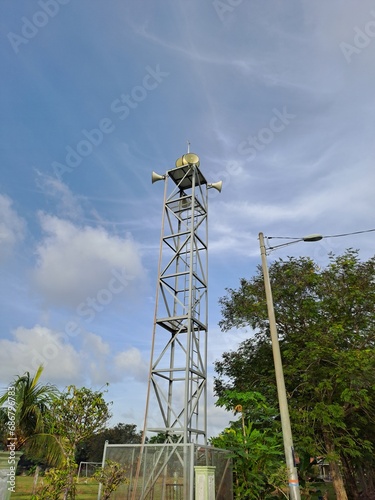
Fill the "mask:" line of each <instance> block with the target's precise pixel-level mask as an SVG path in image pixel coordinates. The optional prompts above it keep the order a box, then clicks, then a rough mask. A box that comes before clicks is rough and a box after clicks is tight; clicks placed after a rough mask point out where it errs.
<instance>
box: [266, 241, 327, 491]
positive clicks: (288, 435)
mask: <svg viewBox="0 0 375 500" xmlns="http://www.w3.org/2000/svg"><path fill="white" fill-rule="evenodd" d="M322 238H323V236H321V235H320V234H312V235H309V236H305V237H304V238H302V239H300V240H297V241H319V240H321V239H322ZM297 241H296V242H297ZM259 245H260V255H261V258H262V270H263V279H264V288H265V292H266V301H267V310H268V319H269V324H270V333H271V343H272V353H273V361H274V366H275V375H276V385H277V396H278V400H279V409H280V419H281V427H282V433H283V441H284V451H285V460H286V466H287V469H288V481H289V493H290V499H291V500H301V493H300V488H299V482H298V474H297V467H296V462H295V456H294V447H293V437H292V429H291V426H290V417H289V409H288V400H287V396H286V389H285V380H284V372H283V365H282V361H281V353H280V345H279V338H278V335H277V328H276V319H275V311H274V306H273V299H272V290H271V283H270V277H269V273H268V264H267V256H266V247H265V245H264V236H263V233H259Z"/></svg>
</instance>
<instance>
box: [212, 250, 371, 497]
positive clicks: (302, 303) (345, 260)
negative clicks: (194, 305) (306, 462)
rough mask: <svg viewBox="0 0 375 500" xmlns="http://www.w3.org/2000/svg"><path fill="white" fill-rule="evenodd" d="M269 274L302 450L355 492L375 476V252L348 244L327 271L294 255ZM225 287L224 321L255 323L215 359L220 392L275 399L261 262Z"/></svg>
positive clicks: (339, 488) (224, 324) (340, 487)
mask: <svg viewBox="0 0 375 500" xmlns="http://www.w3.org/2000/svg"><path fill="white" fill-rule="evenodd" d="M269 272H270V280H271V286H272V290H273V299H274V307H275V314H276V321H277V328H278V333H279V339H280V349H281V352H282V358H283V365H284V374H285V381H286V387H287V392H288V396H289V409H290V413H291V420H292V428H293V434H294V441H295V444H296V447H297V448H299V450H300V451H301V453H302V452H307V453H309V454H310V455H311V456H312V457H313V456H319V455H323V456H326V457H327V459H328V460H329V462H330V467H331V475H332V479H333V484H334V487H335V491H336V496H337V499H339V500H346V499H347V498H348V494H349V497H350V498H353V499H354V498H357V497H358V495H359V491H358V482H359V478H360V476H361V475H362V476H363V475H366V477H367V478H368V479H369V482H370V484H372V483H373V480H374V472H373V470H374V469H373V467H372V469H371V468H370V467H371V466H372V465H373V463H374V460H373V458H372V456H373V450H374V444H375V434H374V425H375V420H374V419H375V350H374V342H375V306H374V304H375V258H371V259H369V260H368V261H366V262H361V261H360V260H359V257H358V252H357V251H354V250H347V251H346V252H345V254H344V255H342V256H334V255H331V257H330V263H329V264H328V266H327V267H326V268H325V269H319V268H318V267H317V266H316V264H315V263H314V262H313V261H312V260H311V259H309V258H299V259H295V258H289V259H287V260H285V261H283V260H281V259H280V260H278V261H275V262H274V263H273V264H272V265H271V266H270V269H269ZM227 292H228V293H227V295H226V296H225V297H223V298H221V299H220V303H221V306H222V317H223V319H222V321H221V323H220V324H221V328H222V329H223V331H229V330H230V329H232V328H243V327H250V328H251V329H252V336H251V338H249V339H248V340H247V341H245V342H243V343H242V344H241V345H240V347H239V349H238V351H236V352H228V353H224V354H223V358H222V360H220V361H218V362H217V363H216V371H217V373H218V378H217V380H216V385H215V387H216V392H217V394H218V395H221V394H222V393H223V391H225V390H226V389H228V388H229V389H236V390H238V391H248V390H252V391H259V392H260V393H262V394H263V395H264V396H265V397H266V398H267V400H268V401H270V402H271V403H272V404H275V402H276V401H277V395H276V386H275V375H274V369H273V362H272V352H271V346H270V336H269V324H268V316H267V308H266V300H265V293H264V283H263V276H262V270H261V267H259V268H258V272H257V274H256V276H254V277H253V278H252V279H251V280H245V279H242V280H241V282H240V287H239V289H238V290H233V289H229V290H227ZM369 457H371V459H370V467H369V463H368V460H369ZM339 464H341V465H342V468H341V469H340V467H339ZM342 473H343V476H342ZM343 478H344V480H345V487H344V483H343ZM346 490H347V491H346ZM347 492H348V493H347Z"/></svg>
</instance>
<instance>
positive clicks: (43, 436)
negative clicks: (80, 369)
mask: <svg viewBox="0 0 375 500" xmlns="http://www.w3.org/2000/svg"><path fill="white" fill-rule="evenodd" d="M42 372H43V365H40V366H39V368H38V369H37V371H36V373H35V375H34V376H33V377H32V376H31V375H30V373H29V372H26V373H25V374H24V375H22V376H18V377H17V378H16V379H15V380H14V382H13V383H12V384H11V388H12V392H11V394H12V408H13V409H14V413H13V411H12V413H10V411H9V396H10V392H9V388H8V389H7V390H6V391H5V393H4V394H3V395H2V396H1V397H0V423H1V427H2V432H1V434H2V440H3V441H4V445H5V443H7V444H8V443H10V442H11V444H12V445H14V448H13V449H14V451H21V450H22V451H28V452H29V453H30V454H31V456H33V457H34V458H40V457H43V458H45V459H47V460H48V461H49V462H51V463H58V462H59V461H60V460H61V450H60V449H59V447H58V445H57V443H56V440H55V439H54V438H53V436H52V435H51V434H50V433H49V424H48V414H49V409H50V407H51V404H52V403H53V401H54V400H55V399H56V398H57V397H58V395H59V391H58V389H57V388H56V386H54V385H51V384H47V385H42V384H40V383H39V379H40V376H41V374H42ZM9 417H11V418H9ZM10 420H11V422H12V423H13V424H14V427H15V429H14V434H12V440H11V441H10V440H9V439H7V438H8V437H9V432H7V423H8V422H10ZM38 475H39V465H37V467H36V470H35V476H34V487H33V490H34V491H33V493H34V492H35V488H36V484H37V481H38Z"/></svg>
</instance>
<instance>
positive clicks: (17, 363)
mask: <svg viewBox="0 0 375 500" xmlns="http://www.w3.org/2000/svg"><path fill="white" fill-rule="evenodd" d="M77 333H78V335H77ZM12 336H13V338H12V340H8V339H1V340H0V380H1V381H3V382H5V383H8V382H9V381H11V380H12V379H13V378H14V377H16V376H18V375H22V374H23V373H25V372H26V371H28V372H30V373H34V372H35V371H36V370H37V368H38V366H39V365H41V364H42V365H43V366H44V372H43V373H44V375H43V377H44V378H45V380H48V382H50V383H53V384H56V385H58V386H66V385H68V384H75V385H81V384H85V385H88V386H103V385H104V384H105V383H116V382H121V381H123V380H129V379H133V380H136V381H140V382H146V381H147V376H148V363H147V362H146V361H145V360H144V359H143V357H142V354H141V352H140V351H139V350H138V349H136V348H134V347H133V348H130V349H129V350H127V351H123V352H120V353H117V354H114V353H113V352H112V350H111V348H110V345H109V344H108V343H107V342H105V341H104V340H103V338H102V337H101V336H100V335H97V334H95V333H92V332H83V331H82V330H81V329H78V330H76V332H75V335H74V337H75V343H76V344H77V345H78V347H75V346H74V345H73V343H72V340H73V339H72V336H69V335H68V334H66V333H65V332H62V331H55V330H52V329H50V328H47V327H44V326H41V325H35V326H34V327H33V328H25V327H19V328H17V329H16V330H15V331H14V332H12ZM144 390H145V391H146V389H144Z"/></svg>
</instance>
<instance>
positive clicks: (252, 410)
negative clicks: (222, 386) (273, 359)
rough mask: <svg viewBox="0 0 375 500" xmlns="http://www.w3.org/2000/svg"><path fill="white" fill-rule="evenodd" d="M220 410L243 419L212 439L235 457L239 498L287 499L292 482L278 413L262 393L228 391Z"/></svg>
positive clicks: (216, 445) (213, 442)
mask: <svg viewBox="0 0 375 500" xmlns="http://www.w3.org/2000/svg"><path fill="white" fill-rule="evenodd" d="M217 406H221V407H224V408H225V409H226V410H228V411H233V412H234V413H235V414H239V415H240V418H239V420H237V421H234V422H231V425H230V426H229V427H227V428H226V429H224V431H223V432H222V433H221V434H220V435H219V436H217V437H215V438H212V439H211V444H212V445H213V446H215V447H218V448H223V449H227V450H230V451H231V453H232V455H231V456H232V460H233V473H234V494H235V498H236V499H238V500H260V499H262V500H266V499H272V498H275V497H276V495H278V496H280V495H281V496H283V497H285V498H287V495H286V493H285V491H287V488H288V479H287V473H286V467H285V464H284V462H283V454H282V448H283V444H282V436H281V432H280V425H279V423H278V422H277V421H276V420H275V415H276V410H275V409H274V408H271V407H269V406H268V405H267V403H266V400H265V398H264V397H263V396H262V395H261V394H259V393H256V392H237V391H234V390H228V391H224V392H223V394H222V395H221V397H220V398H219V399H218V401H217ZM251 418H252V420H251Z"/></svg>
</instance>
